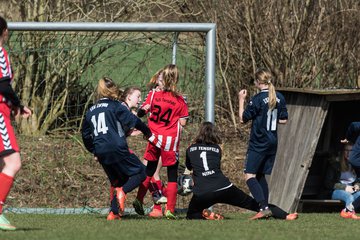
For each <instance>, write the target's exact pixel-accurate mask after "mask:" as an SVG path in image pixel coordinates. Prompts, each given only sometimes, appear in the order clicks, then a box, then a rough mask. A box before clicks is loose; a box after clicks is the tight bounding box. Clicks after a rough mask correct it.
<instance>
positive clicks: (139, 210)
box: [133, 198, 145, 215]
mask: <svg viewBox="0 0 360 240" xmlns="http://www.w3.org/2000/svg"><path fill="white" fill-rule="evenodd" d="M133 207H134V209H135V212H136V213H137V214H139V215H145V211H144V207H143V204H142V202H140V200H139V199H137V198H135V201H134V202H133Z"/></svg>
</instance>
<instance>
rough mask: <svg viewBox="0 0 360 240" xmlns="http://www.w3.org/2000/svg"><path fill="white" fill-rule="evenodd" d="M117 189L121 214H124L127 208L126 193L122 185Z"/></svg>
mask: <svg viewBox="0 0 360 240" xmlns="http://www.w3.org/2000/svg"><path fill="white" fill-rule="evenodd" d="M115 191H116V199H117V201H118V205H119V211H120V214H123V213H124V210H125V200H126V194H125V193H124V191H123V188H122V187H120V188H115Z"/></svg>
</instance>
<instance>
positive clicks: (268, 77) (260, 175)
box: [239, 69, 288, 219]
mask: <svg viewBox="0 0 360 240" xmlns="http://www.w3.org/2000/svg"><path fill="white" fill-rule="evenodd" d="M272 81H274V77H273V75H272V74H271V72H270V71H268V70H266V69H259V70H257V71H256V73H255V81H254V83H255V86H256V87H257V88H258V89H259V90H260V93H258V94H256V95H255V96H254V97H252V98H251V100H250V103H249V104H248V105H247V106H246V109H245V110H244V102H245V98H246V96H247V91H246V90H245V89H242V90H241V91H240V92H239V117H240V122H241V123H246V122H248V121H250V120H252V126H251V133H250V140H249V147H248V151H247V154H246V162H245V170H244V172H245V179H246V184H247V185H248V187H249V190H250V192H251V194H252V195H253V196H254V198H255V200H256V201H257V202H258V203H259V205H260V211H259V212H258V213H257V214H256V215H255V216H254V217H252V218H251V219H258V218H267V217H269V216H271V211H270V209H269V206H268V197H269V188H268V184H267V181H266V178H265V174H268V175H269V174H271V171H272V168H273V165H274V161H275V155H276V150H277V125H278V123H280V124H285V123H286V122H287V119H288V112H287V109H286V104H285V99H284V97H283V95H282V94H281V93H279V92H276V91H275V87H274V85H273V84H272Z"/></svg>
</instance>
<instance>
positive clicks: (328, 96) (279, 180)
mask: <svg viewBox="0 0 360 240" xmlns="http://www.w3.org/2000/svg"><path fill="white" fill-rule="evenodd" d="M277 90H278V91H280V92H281V93H282V94H283V95H284V96H285V99H286V103H287V107H288V112H289V120H288V123H287V124H285V125H280V126H279V129H278V135H279V142H278V151H277V155H276V161H275V165H274V168H273V172H272V174H271V176H270V179H269V187H270V202H271V203H274V204H277V205H278V206H280V207H282V208H283V209H284V210H286V211H290V212H294V211H296V210H297V208H298V205H299V202H300V201H301V199H306V198H312V199H326V198H328V197H327V196H326V194H323V192H322V189H323V184H324V178H325V174H326V167H327V161H328V156H329V155H331V154H335V153H336V152H339V151H341V149H342V145H341V143H340V139H342V138H344V136H345V133H346V130H347V127H348V125H349V124H350V123H351V122H353V121H360V89H331V90H329V89H327V90H306V89H289V88H287V89H277ZM324 207H325V206H324Z"/></svg>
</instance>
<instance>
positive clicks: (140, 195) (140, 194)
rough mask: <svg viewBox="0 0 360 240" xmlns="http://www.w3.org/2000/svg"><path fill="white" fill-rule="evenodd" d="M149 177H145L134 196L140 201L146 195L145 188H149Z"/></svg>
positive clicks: (142, 200)
mask: <svg viewBox="0 0 360 240" xmlns="http://www.w3.org/2000/svg"><path fill="white" fill-rule="evenodd" d="M151 178H152V177H149V176H147V177H146V179H145V180H144V181H143V182H142V183H141V184H140V186H139V190H138V193H137V196H136V198H137V199H138V200H139V201H140V202H142V203H143V202H144V197H145V195H146V192H147V190H148V189H149V185H150V180H151Z"/></svg>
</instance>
